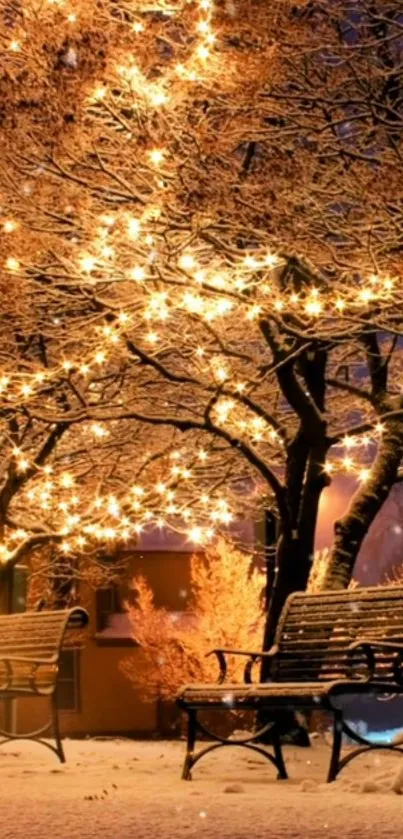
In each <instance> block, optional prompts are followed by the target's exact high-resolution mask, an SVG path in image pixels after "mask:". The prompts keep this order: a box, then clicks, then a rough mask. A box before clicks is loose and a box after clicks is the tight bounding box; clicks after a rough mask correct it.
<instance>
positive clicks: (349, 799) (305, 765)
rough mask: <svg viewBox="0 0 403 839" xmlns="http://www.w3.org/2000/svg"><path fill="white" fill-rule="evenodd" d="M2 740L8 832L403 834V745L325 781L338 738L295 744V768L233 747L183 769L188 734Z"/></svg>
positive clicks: (179, 838)
mask: <svg viewBox="0 0 403 839" xmlns="http://www.w3.org/2000/svg"><path fill="white" fill-rule="evenodd" d="M65 747H66V755H67V764H66V765H65V766H61V765H60V764H59V763H58V761H57V760H56V758H55V757H54V756H53V755H52V754H51V752H48V751H47V750H45V749H44V748H43V746H42V747H40V746H38V745H33V744H31V743H27V742H22V741H21V742H20V743H10V744H7V745H6V746H3V747H2V749H1V750H0V778H1V786H0V839H26V837H29V839H37V837H38V838H39V837H40V839H44V837H54V839H95V837H96V839H100V838H101V837H102V839H108V838H109V837H111V839H112V837H113V839H130V837H133V839H154V837H156V839H188V837H192V839H212V838H213V837H214V839H230V837H231V839H285V837H287V839H319V837H321V839H352V837H354V839H362V837H369V836H371V837H374V839H375V837H376V839H382V837H388V839H401V836H402V833H403V827H402V825H403V795H402V794H398V792H397V791H398V790H399V791H400V790H401V791H402V793H403V755H396V754H395V755H390V754H389V753H388V752H373V753H372V754H370V755H364V756H362V757H361V758H359V759H358V760H357V761H355V762H353V763H352V764H351V765H350V766H349V767H347V768H346V770H345V772H344V773H343V774H342V775H341V777H340V779H339V780H338V781H337V782H336V783H335V784H332V785H329V786H327V785H325V784H324V783H323V780H324V777H325V772H326V769H325V767H326V766H327V761H328V757H329V746H327V745H326V743H324V742H323V741H322V740H319V739H318V740H315V741H314V745H313V747H312V748H311V749H296V748H292V747H289V748H287V749H285V754H286V759H287V765H288V768H289V772H290V776H291V779H290V780H289V781H276V780H275V777H274V771H273V769H272V767H271V766H270V765H269V764H268V763H266V762H263V761H262V760H261V759H260V758H259V757H258V756H255V755H254V754H252V753H248V752H246V750H243V749H235V748H233V749H221V750H218V752H217V753H215V754H213V755H211V756H208V757H206V758H205V759H204V761H201V762H200V764H199V765H198V766H197V767H195V770H194V780H193V781H191V782H185V781H181V780H180V770H181V764H182V759H183V754H184V743H183V742H169V743H168V742H162V741H134V740H113V739H110V740H109V739H108V740H100V739H93V740H81V741H72V740H67V741H65Z"/></svg>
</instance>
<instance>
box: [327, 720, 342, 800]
mask: <svg viewBox="0 0 403 839" xmlns="http://www.w3.org/2000/svg"><path fill="white" fill-rule="evenodd" d="M342 740H343V711H334V712H333V745H332V754H331V758H330V766H329V773H328V776H327V783H328V784H331V783H332V781H335V780H336V778H337V775H338V772H339V768H340V751H341V744H342Z"/></svg>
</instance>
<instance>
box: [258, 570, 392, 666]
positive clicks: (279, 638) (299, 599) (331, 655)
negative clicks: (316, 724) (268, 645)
mask: <svg viewBox="0 0 403 839" xmlns="http://www.w3.org/2000/svg"><path fill="white" fill-rule="evenodd" d="M391 638H394V639H398V640H400V641H402V642H403V586H391V587H388V588H385V587H383V588H381V587H379V588H354V589H349V590H347V591H345V590H341V591H330V592H320V593H317V594H307V593H302V592H301V593H297V594H292V595H291V596H290V597H289V598H288V600H287V602H286V604H285V606H284V609H283V612H282V615H281V618H280V621H279V624H278V628H277V633H276V641H275V643H276V645H277V646H278V649H279V653H278V656H276V660H275V665H274V670H273V676H274V678H275V679H276V680H279V681H287V682H289V681H291V682H298V681H304V682H306V681H316V680H317V679H320V680H325V679H329V678H332V679H333V678H335V679H339V678H344V677H345V676H347V675H348V673H349V666H350V664H351V660H349V659H348V654H347V650H348V647H349V645H350V644H351V643H352V642H354V641H358V640H360V639H371V640H377V641H380V640H383V641H385V640H387V639H391ZM392 659H393V654H392V653H384V652H380V653H379V654H377V656H376V671H375V679H376V680H378V681H382V682H384V681H386V682H389V681H392V680H393V673H392ZM363 661H364V659H363Z"/></svg>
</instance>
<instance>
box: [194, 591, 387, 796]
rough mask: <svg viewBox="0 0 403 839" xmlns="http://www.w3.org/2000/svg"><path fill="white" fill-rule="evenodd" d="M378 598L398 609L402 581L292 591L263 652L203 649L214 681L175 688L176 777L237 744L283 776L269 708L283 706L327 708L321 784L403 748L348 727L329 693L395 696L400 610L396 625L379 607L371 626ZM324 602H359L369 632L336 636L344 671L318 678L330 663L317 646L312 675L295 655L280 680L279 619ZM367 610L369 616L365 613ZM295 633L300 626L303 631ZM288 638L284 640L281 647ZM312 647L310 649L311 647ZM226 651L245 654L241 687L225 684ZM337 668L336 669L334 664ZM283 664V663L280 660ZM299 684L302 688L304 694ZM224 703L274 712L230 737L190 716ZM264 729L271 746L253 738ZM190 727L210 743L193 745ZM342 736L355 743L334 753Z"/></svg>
mask: <svg viewBox="0 0 403 839" xmlns="http://www.w3.org/2000/svg"><path fill="white" fill-rule="evenodd" d="M320 598H321V600H320ZM333 598H334V600H333ZM385 598H386V601H388V600H391V601H396V602H397V603H398V606H399V607H400V610H403V587H399V588H398V587H396V588H392V587H391V588H388V589H381V588H371V589H369V588H367V589H356V590H349V591H345V592H340V591H338V592H321V593H318V594H312V595H308V594H306V593H296V594H293V595H291V596H290V597H289V598H288V600H287V602H286V604H285V606H284V609H283V612H282V615H281V617H280V620H279V624H278V628H277V633H276V639H275V644H274V646H273V647H272V649H271V650H269V651H263V652H256V651H247V650H229V649H222V648H220V649H215V650H211V651H210V652H209V653H207V655H215V656H216V658H217V661H218V665H219V671H220V672H219V678H218V682H217V684H211V685H200V686H197V685H194V686H192V685H188V686H186V687H184V688H183V689H182V690H181V692H180V693H179V695H178V697H177V704H178V705H179V707H180V708H182V709H183V710H184V711H185V712H186V713H187V718H188V719H187V747H186V756H185V761H184V765H183V772H182V778H183V779H184V780H190V779H191V777H192V776H191V771H192V769H193V767H194V766H195V764H196V763H198V761H199V760H200V759H201V758H202V757H204V755H206V754H208V753H210V752H212V751H214V750H216V749H218V748H220V747H222V746H241V747H245V748H247V749H250V750H252V751H254V752H257V753H258V754H260V755H262V756H263V757H264V758H266V759H267V760H268V761H269V762H270V763H271V764H273V765H274V766H275V767H276V769H277V777H278V778H279V779H287V777H288V775H287V770H286V766H285V762H284V758H283V754H282V748H281V743H280V735H279V731H278V729H277V724H276V722H275V712H276V710H284V709H285V708H286V709H287V710H299V709H301V710H309V709H311V710H312V709H316V710H318V709H322V710H325V711H327V712H329V713H331V714H332V716H333V738H332V749H331V755H330V763H329V769H328V774H327V782H328V783H331V782H332V781H334V780H336V778H337V776H338V774H339V773H340V772H341V771H342V769H344V767H345V766H347V765H348V764H349V763H350V762H351V761H352V760H354V759H355V758H356V757H358V756H359V755H361V754H363V753H365V752H368V751H372V750H377V749H387V750H389V751H393V752H403V747H402V746H399V745H395V744H392V743H372V742H370V741H369V740H368V739H366V738H365V737H364V736H362V735H360V734H358V733H357V732H355V731H353V729H352V728H351V727H350V726H349V725H348V723H347V722H346V721H345V720H344V714H343V710H342V709H340V708H338V707H337V697H338V696H339V697H340V696H346V695H347V694H352V693H354V694H375V695H376V694H379V695H384V694H393V695H396V694H402V693H403V611H402V612H401V617H400V619H399V625H397V624H396V622H395V623H394V624H393V622H389V623H387V622H386V621H387V618H385V619H384V618H383V616H382V614H381V613H380V615H379V620H378V625H377V626H375V624H376V622H377V614H376V608H375V609H374V610H373V612H371V614H370V613H369V608H370V607H371V606H372V607H376V605H377V604H378V606H379V605H380V603H381V602H383V600H384V599H385ZM332 601H333V602H337V603H343V602H344V604H346V603H347V604H348V608H350V606H351V610H352V614H354V613H355V612H356V607H357V606H358V607H359V608H361V607H362V606H364V609H365V608H366V609H367V613H366V614H367V618H366V619H367V622H368V623H371V625H372V624H374V628H373V630H372V634H373V637H372V638H371V637H370V634H371V633H370V634H367V632H365V636H364V635H361V633H360V637H358V638H357V639H356V640H355V641H351V640H349V639H348V637H346V639H345V642H344V645H343V642H338V644H339V646H338V647H337V653H336V655H337V656H338V660H339V662H340V661H342V662H343V664H344V673H343V674H341V673H338V674H337V678H332V679H331V678H329V679H328V680H327V679H324V678H323V666H324V665H326V666H327V667H328V668H331V667H332V666H333V665H332V660H331V661H330V663H329V661H328V660H327V659H326V649H325V651H324V652H323V661H322V663H321V664H320V665H318V667H317V673H316V679H314V680H313V678H312V672H313V669H312V668H313V665H312V663H309V662H308V660H307V663H306V670H307V674H309V675H307V676H306V678H305V680H304V673H303V669H304V663H303V661H302V663H301V661H300V665H299V666H300V672H299V679H298V681H297V682H296V683H291V682H287V681H284V680H283V679H281V678H278V677H279V675H280V676H281V662H282V654H283V661H284V658H286V657H285V656H284V652H283V653H282V648H283V647H284V638H287V633H286V630H287V626H288V623H287V622H288V620H289V618H290V615H292V610H293V608H294V607H295V605H296V604H298V603H299V604H301V603H302V602H303V603H304V604H306V606H307V614H308V616H309V607H310V605H311V604H312V606H314V605H315V607H316V608H317V609H318V607H319V605H320V602H322V603H323V604H324V607H325V608H326V604H327V603H330V604H331V603H332ZM392 605H393V604H392ZM368 615H370V617H369V618H368ZM373 615H374V616H373ZM357 620H358V623H359V618H358V619H357V617H355V618H354V617H352V618H351V623H352V624H354V621H355V624H354V626H355V625H357ZM344 621H345V623H348V615H347V617H346V616H345V618H344ZM294 622H295V618H294ZM391 624H393V625H391ZM294 625H295V623H294ZM364 625H365V618H364ZM322 627H323V623H322ZM391 630H393V633H394V634H396V636H397V637H396V638H395V637H391V636H390V632H391ZM300 631H302V632H303V631H304V630H300ZM322 631H323V630H322ZM290 643H291V642H290V641H288V645H290ZM301 643H302V642H301ZM312 643H313V642H312ZM320 643H323V636H321V641H320V642H318V647H319V648H320ZM325 647H326V642H325ZM296 648H297V645H296ZM313 652H316V653H317V651H315V650H313ZM321 652H322V651H321ZM317 654H318V653H317ZM229 655H236V656H245V657H246V658H247V662H246V665H245V668H244V682H243V685H244V686H243V687H242V684H241V685H236V686H234V685H233V684H231V683H229V682H226V678H227V668H228V661H227V659H228V656H229ZM288 655H295V653H294V652H291V653H290V652H289V653H288ZM264 658H266V659H269V660H270V679H269V680H268V682H267V683H266V684H262V683H259V682H258V683H254V682H253V681H252V672H253V668H254V665H255V664H256V663H258V662H261V661H262V659H264ZM385 662H386V664H385ZM337 666H338V667H339V668H340V664H338V665H337ZM285 667H287V662H286V664H285ZM382 667H383V668H385V667H387V670H386V671H385V669H383V670H382ZM380 668H381V671H380ZM313 681H314V682H315V684H316V685H317V694H315V691H314V690H310V688H312V682H313ZM305 683H306V684H305ZM304 687H306V689H307V690H306V695H305V696H304ZM231 688H232V689H233V690H234V697H233V699H231ZM293 691H294V693H293ZM226 693H227V694H229V698H228V696H226ZM230 708H231V709H234V710H240V711H243V710H252V711H258V710H259V711H268V712H274V713H271V717H272V721H270V722H268V723H267V724H266V725H264V726H262V727H260V729H259V730H256V731H255V732H254V733H252V734H249V733H248V734H247V735H245V736H244V737H239V738H236V739H233V738H232V737H231V738H230V737H225V736H221V735H219V734H217V733H215V732H214V731H211V730H210V728H209V727H207V726H206V725H205V724H204V723H203V722H202V721H201V720H200V719H199V717H198V713H199V711H206V710H208V711H210V710H215V711H217V713H218V712H220V713H228V711H229V709H230ZM273 720H274V721H273ZM402 728H403V721H402ZM269 731H270V741H271V744H272V751H271V750H270V747H269V746H266V745H265V744H264V743H263V742H259V741H260V740H261V738H262V737H263V735H265V734H267V733H268V732H269ZM198 733H200V734H202V735H204V737H206V738H208V740H210V741H211V740H212V741H213V743H209V745H207V746H205V747H204V748H201V749H199V750H198V751H195V746H196V740H197V734H198ZM343 735H347V736H348V737H349V738H350V739H351V740H352V741H353V742H355V743H356V744H357V748H355V749H353V750H352V751H349V752H348V753H347V754H346V755H345V756H344V757H342V758H341V748H342V742H343Z"/></svg>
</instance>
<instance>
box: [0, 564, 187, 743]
mask: <svg viewBox="0 0 403 839" xmlns="http://www.w3.org/2000/svg"><path fill="white" fill-rule="evenodd" d="M128 561H129V562H130V567H131V569H132V572H133V574H139V573H141V574H143V575H144V576H146V577H147V578H148V580H149V582H150V584H151V585H152V588H153V590H154V592H155V602H156V604H157V605H164V606H166V607H167V608H169V609H172V610H173V611H176V610H178V609H181V608H182V609H183V606H184V592H186V590H187V587H188V585H189V554H186V553H166V552H161V551H159V552H153V553H142V552H134V553H133V554H131V555H130V559H129V557H128ZM82 600H83V605H85V607H86V608H87V609H88V611H89V616H90V624H89V628H88V630H87V631H86V637H85V641H84V643H83V647H82V649H81V650H80V653H79V698H80V707H79V710H78V711H75V712H69V711H61V712H60V715H59V718H60V724H61V729H62V732H63V733H64V734H68V735H74V734H77V735H86V734H113V733H121V734H124V733H126V734H140V733H144V734H145V733H151V732H153V731H155V730H156V729H157V727H158V712H157V704H156V703H150V702H145V701H144V699H143V697H142V695H141V692H140V691H139V690H138V689H136V686H135V685H134V686H133V685H132V684H131V683H130V682H129V681H128V679H127V678H126V677H125V675H124V674H123V672H122V671H121V669H120V663H121V661H122V660H123V659H124V658H127V657H128V656H136V657H138V658H139V660H140V662H141V658H142V652H141V649H140V648H139V647H137V646H134V647H131V646H123V645H120V644H119V643H115V642H114V643H113V645H110V644H108V645H105V644H104V643H100V641H99V640H98V639H97V637H96V614H95V594H94V593H93V592H90V591H85V590H84V591H83V592H82ZM0 602H1V594H0ZM47 707H48V700H47V699H44V700H42V699H41V700H39V699H19V700H17V701H16V704H15V708H14V712H13V713H14V721H15V723H16V726H17V730H18V731H26V730H28V729H31V730H32V729H34V728H36V727H37V726H38V727H39V726H40V725H41V724H42V723H43V722H44V720H45V719H46V714H47ZM1 710H3V709H1Z"/></svg>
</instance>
